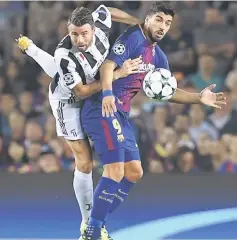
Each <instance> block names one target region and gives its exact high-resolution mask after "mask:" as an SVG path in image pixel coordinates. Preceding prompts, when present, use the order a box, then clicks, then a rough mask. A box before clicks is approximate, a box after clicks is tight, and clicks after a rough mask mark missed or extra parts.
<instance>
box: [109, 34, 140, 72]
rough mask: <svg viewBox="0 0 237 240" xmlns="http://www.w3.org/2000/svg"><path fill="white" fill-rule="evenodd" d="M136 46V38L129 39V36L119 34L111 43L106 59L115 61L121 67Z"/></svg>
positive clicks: (130, 56)
mask: <svg viewBox="0 0 237 240" xmlns="http://www.w3.org/2000/svg"><path fill="white" fill-rule="evenodd" d="M136 46H137V43H136V40H135V41H131V40H130V39H129V38H126V37H125V36H123V35H121V37H119V38H118V39H117V41H116V42H115V44H114V45H113V47H112V50H111V51H110V53H109V55H108V57H107V59H109V60H111V61H113V62H115V63H116V64H117V66H118V67H122V65H123V63H124V62H125V61H126V60H128V59H129V58H132V54H133V53H134V50H135V48H136Z"/></svg>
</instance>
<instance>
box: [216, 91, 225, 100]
mask: <svg viewBox="0 0 237 240" xmlns="http://www.w3.org/2000/svg"><path fill="white" fill-rule="evenodd" d="M216 100H217V101H226V97H225V96H224V93H222V92H220V93H217V94H216Z"/></svg>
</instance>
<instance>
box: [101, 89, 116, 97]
mask: <svg viewBox="0 0 237 240" xmlns="http://www.w3.org/2000/svg"><path fill="white" fill-rule="evenodd" d="M109 96H114V94H113V91H112V90H103V97H109Z"/></svg>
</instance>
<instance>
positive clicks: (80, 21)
mask: <svg viewBox="0 0 237 240" xmlns="http://www.w3.org/2000/svg"><path fill="white" fill-rule="evenodd" d="M87 23H88V24H90V25H91V26H92V27H94V20H93V17H92V11H91V10H90V9H89V8H85V7H77V8H76V9H75V10H74V11H73V12H72V14H71V15H70V17H69V19H68V25H69V24H73V25H75V26H77V27H81V26H83V25H85V24H87Z"/></svg>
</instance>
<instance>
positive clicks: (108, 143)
mask: <svg viewBox="0 0 237 240" xmlns="http://www.w3.org/2000/svg"><path fill="white" fill-rule="evenodd" d="M122 123H123V121H121V116H120V114H119V113H118V112H116V113H115V116H114V117H110V118H106V117H102V114H101V108H99V107H96V108H93V109H91V110H90V112H89V111H88V110H87V114H82V124H83V128H84V130H85V132H86V134H87V135H88V136H89V138H90V139H91V140H92V141H93V144H94V147H95V150H96V153H97V154H99V155H100V156H101V155H102V154H105V153H107V152H110V151H114V152H116V150H117V149H120V148H124V141H125V139H124V133H123V124H122ZM111 154H112V153H111Z"/></svg>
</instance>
